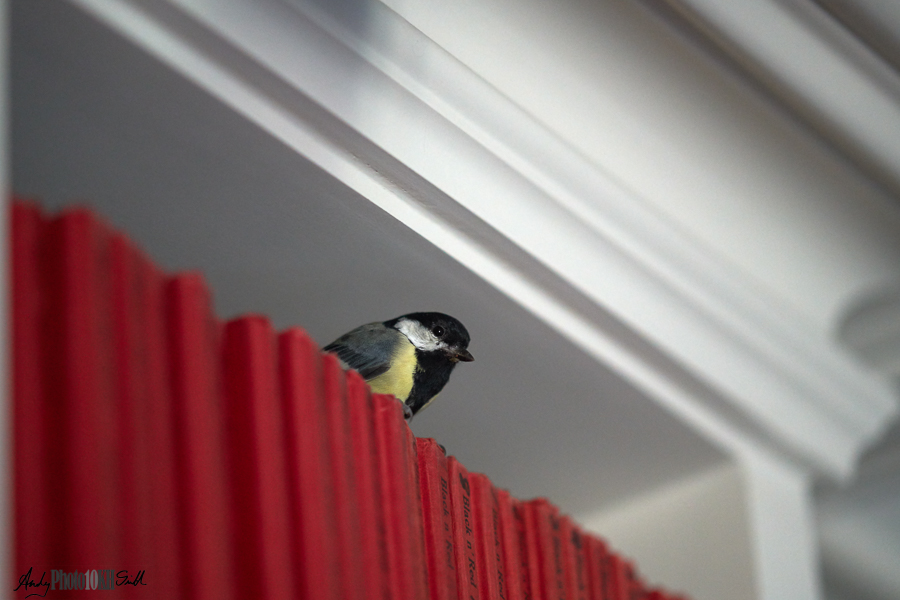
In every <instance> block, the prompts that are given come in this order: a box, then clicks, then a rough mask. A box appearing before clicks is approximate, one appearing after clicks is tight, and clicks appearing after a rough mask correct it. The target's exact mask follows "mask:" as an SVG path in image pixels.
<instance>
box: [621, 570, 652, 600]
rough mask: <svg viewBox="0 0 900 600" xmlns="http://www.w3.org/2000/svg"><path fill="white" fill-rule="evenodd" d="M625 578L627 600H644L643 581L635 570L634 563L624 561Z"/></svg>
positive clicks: (645, 590) (644, 587)
mask: <svg viewBox="0 0 900 600" xmlns="http://www.w3.org/2000/svg"><path fill="white" fill-rule="evenodd" d="M625 577H626V582H627V584H626V587H627V589H628V599H629V600H644V598H645V596H646V595H647V588H646V586H645V585H644V580H643V579H642V578H641V576H640V574H639V573H638V571H637V568H636V567H635V566H634V563H632V562H630V561H626V565H625Z"/></svg>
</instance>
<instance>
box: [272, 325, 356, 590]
mask: <svg viewBox="0 0 900 600" xmlns="http://www.w3.org/2000/svg"><path fill="white" fill-rule="evenodd" d="M278 345H279V364H280V375H281V390H282V409H283V413H284V424H285V442H286V448H287V468H288V476H287V482H288V486H289V491H290V492H291V494H290V501H291V506H292V507H293V511H294V519H293V526H292V529H291V540H292V541H293V544H294V571H295V572H296V573H297V587H298V595H299V597H301V598H304V599H305V600H337V599H338V598H340V597H341V596H340V591H341V581H340V571H339V564H338V556H339V553H338V543H337V539H336V532H337V530H338V527H337V509H336V502H335V495H334V488H333V487H332V485H331V476H332V469H331V460H332V457H331V455H330V452H329V446H328V435H327V431H328V419H327V415H326V407H325V396H324V394H323V389H322V377H321V369H320V359H319V351H318V348H317V347H316V345H315V343H314V342H313V341H312V340H311V339H310V338H309V336H307V335H306V333H305V332H303V331H302V330H301V329H297V328H294V329H289V330H288V331H286V332H284V333H283V334H281V336H280V337H279V339H278Z"/></svg>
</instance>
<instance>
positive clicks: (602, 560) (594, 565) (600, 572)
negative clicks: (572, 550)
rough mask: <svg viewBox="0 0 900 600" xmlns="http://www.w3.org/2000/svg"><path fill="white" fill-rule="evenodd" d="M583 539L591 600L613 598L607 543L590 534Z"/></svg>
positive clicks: (609, 599) (608, 599)
mask: <svg viewBox="0 0 900 600" xmlns="http://www.w3.org/2000/svg"><path fill="white" fill-rule="evenodd" d="M583 541H584V555H585V563H586V566H587V578H588V588H589V595H590V598H591V600H611V598H612V596H611V595H610V593H609V591H608V589H609V581H608V580H609V577H608V572H607V569H606V565H607V560H606V555H607V549H606V544H604V543H603V541H602V540H600V539H598V538H595V537H593V536H589V535H586V536H584V539H583Z"/></svg>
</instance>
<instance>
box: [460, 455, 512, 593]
mask: <svg viewBox="0 0 900 600" xmlns="http://www.w3.org/2000/svg"><path fill="white" fill-rule="evenodd" d="M469 485H470V486H471V488H472V506H473V514H474V520H475V537H476V539H477V543H476V544H475V549H476V555H477V562H478V572H479V575H480V577H479V581H480V587H481V598H482V600H507V589H506V587H507V586H506V569H505V563H504V560H503V544H502V541H501V539H500V508H499V505H498V503H497V496H496V493H495V491H494V485H493V484H492V483H491V480H490V479H488V478H487V476H485V475H483V474H481V473H472V474H471V475H470V476H469Z"/></svg>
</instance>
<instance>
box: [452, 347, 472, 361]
mask: <svg viewBox="0 0 900 600" xmlns="http://www.w3.org/2000/svg"><path fill="white" fill-rule="evenodd" d="M453 358H454V359H455V360H457V361H462V362H472V361H473V360H475V357H474V356H472V353H471V352H469V351H468V350H460V351H459V352H457V353H456V354H454V355H453Z"/></svg>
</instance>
